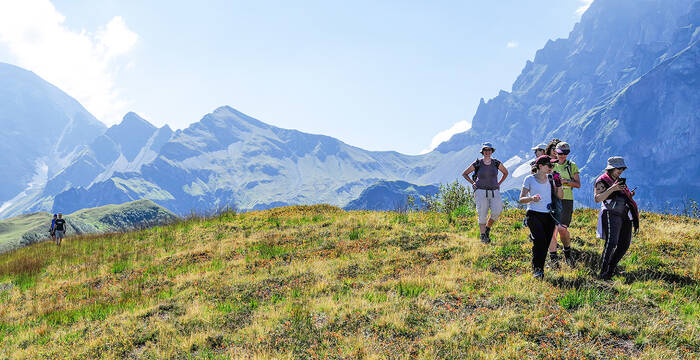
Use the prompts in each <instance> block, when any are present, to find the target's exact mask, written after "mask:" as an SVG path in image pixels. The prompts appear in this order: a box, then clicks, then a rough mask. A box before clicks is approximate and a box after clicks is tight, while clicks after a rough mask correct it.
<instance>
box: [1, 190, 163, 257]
mask: <svg viewBox="0 0 700 360" xmlns="http://www.w3.org/2000/svg"><path fill="white" fill-rule="evenodd" d="M51 218H52V215H51V214H50V213H47V212H43V211H42V212H36V213H31V214H24V215H20V216H16V217H13V218H9V219H4V220H0V253H3V252H6V251H10V250H14V249H17V248H20V247H23V246H27V245H30V244H34V243H36V242H39V241H43V240H47V239H48V238H49V227H50V225H51ZM64 218H65V219H66V223H67V225H68V231H67V235H68V236H70V235H74V234H77V235H82V234H96V233H108V232H119V231H127V230H132V229H137V228H143V227H147V226H154V225H159V224H168V223H171V222H173V221H175V220H177V216H175V214H173V213H172V212H170V211H169V210H168V209H166V208H164V207H162V206H160V205H158V204H156V203H154V202H152V201H150V200H138V201H132V202H128V203H124V204H120V205H105V206H100V207H97V208H88V209H82V210H80V211H76V212H74V213H72V214H67V215H65V216H64Z"/></svg>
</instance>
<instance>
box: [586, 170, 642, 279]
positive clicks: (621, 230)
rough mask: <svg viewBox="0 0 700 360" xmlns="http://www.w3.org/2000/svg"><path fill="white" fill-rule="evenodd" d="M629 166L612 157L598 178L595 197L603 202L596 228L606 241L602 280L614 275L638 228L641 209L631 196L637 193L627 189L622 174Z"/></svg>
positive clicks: (601, 267) (601, 269)
mask: <svg viewBox="0 0 700 360" xmlns="http://www.w3.org/2000/svg"><path fill="white" fill-rule="evenodd" d="M626 169H627V164H625V159H624V158H623V157H621V156H612V157H610V158H608V165H607V166H606V167H605V172H604V173H603V174H602V175H600V176H599V177H598V179H597V180H596V181H595V192H594V195H593V198H594V200H595V202H599V203H601V204H600V213H599V215H598V227H597V229H596V230H597V235H598V238H601V239H604V240H605V247H604V248H603V253H602V255H601V257H600V273H599V274H598V277H599V278H600V279H603V280H609V279H611V278H612V277H613V275H614V274H615V267H616V266H617V263H618V262H619V261H620V260H621V259H622V257H623V256H624V255H625V253H626V252H627V249H629V247H630V242H631V241H632V232H633V231H634V232H635V233H636V232H637V231H639V208H638V207H637V203H636V202H635V201H634V199H632V198H633V197H634V195H635V192H634V190H632V191H630V190H629V189H628V188H627V179H625V178H623V177H621V175H622V173H623V172H624V171H625V170H626Z"/></svg>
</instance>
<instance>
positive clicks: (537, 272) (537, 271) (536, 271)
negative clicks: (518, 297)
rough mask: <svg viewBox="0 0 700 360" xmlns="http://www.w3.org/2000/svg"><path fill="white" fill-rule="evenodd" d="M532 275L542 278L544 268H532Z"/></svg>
mask: <svg viewBox="0 0 700 360" xmlns="http://www.w3.org/2000/svg"><path fill="white" fill-rule="evenodd" d="M532 276H534V277H535V279H538V280H542V279H544V270H542V269H540V268H534V269H533V270H532Z"/></svg>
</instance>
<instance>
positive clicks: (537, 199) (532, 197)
mask: <svg viewBox="0 0 700 360" xmlns="http://www.w3.org/2000/svg"><path fill="white" fill-rule="evenodd" d="M530 199H532V201H533V202H539V201H540V200H542V197H541V196H540V194H535V195H533V196H531V197H530Z"/></svg>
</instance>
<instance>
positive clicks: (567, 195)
mask: <svg viewBox="0 0 700 360" xmlns="http://www.w3.org/2000/svg"><path fill="white" fill-rule="evenodd" d="M567 164H568V167H569V169H568V170H567V169H566V168H567ZM554 171H556V172H558V173H559V174H561V178H562V179H566V180H574V178H573V176H574V175H575V174H578V173H579V171H578V166H576V163H575V162H573V161H571V160H568V159H567V160H566V161H565V162H564V163H563V164H560V163H556V164H554ZM569 173H571V176H569ZM563 188H564V200H573V199H574V192H573V189H572V188H571V186H569V185H563Z"/></svg>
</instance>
